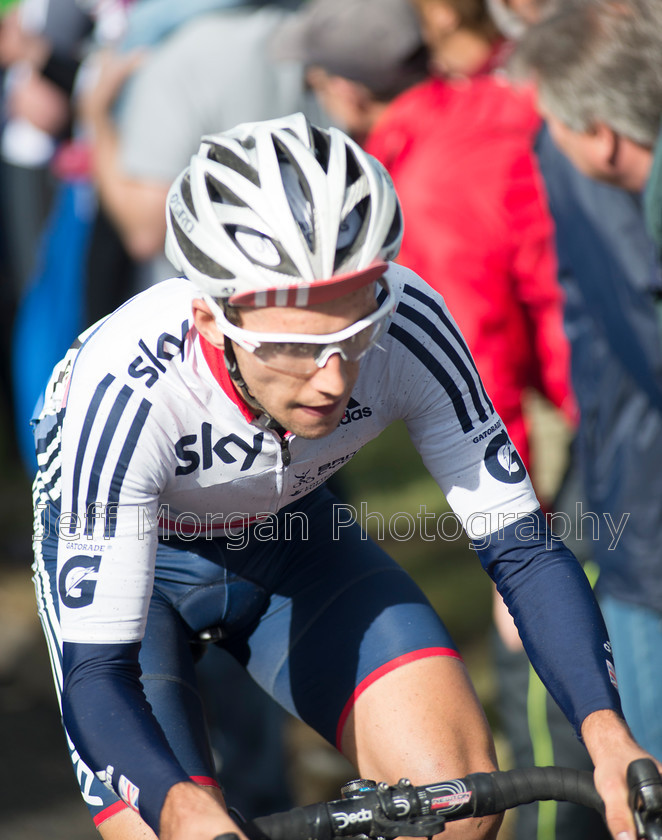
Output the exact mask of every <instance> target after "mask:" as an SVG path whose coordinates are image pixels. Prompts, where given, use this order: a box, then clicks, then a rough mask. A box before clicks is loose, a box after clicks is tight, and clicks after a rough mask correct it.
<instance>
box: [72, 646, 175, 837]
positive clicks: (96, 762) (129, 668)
mask: <svg viewBox="0 0 662 840" xmlns="http://www.w3.org/2000/svg"><path fill="white" fill-rule="evenodd" d="M139 650H140V644H139V643H138V642H136V643H127V644H77V643H73V642H65V643H64V645H63V668H64V675H65V676H64V686H63V691H62V715H63V719H64V725H65V727H66V729H67V732H68V733H69V735H70V736H71V738H72V739H73V741H74V743H75V744H76V749H77V750H78V752H79V753H80V755H81V756H82V758H83V761H85V763H86V764H87V765H88V766H89V767H90V768H91V769H92V770H93V771H94V772H95V773H96V774H97V775H98V776H99V777H100V778H101V779H102V780H103V781H105V783H106V784H107V785H110V786H112V789H113V790H114V791H115V793H117V795H118V796H119V797H120V798H121V799H123V800H124V801H125V802H126V803H127V804H128V805H130V806H131V807H133V808H134V809H136V810H138V811H139V813H140V816H141V817H142V818H143V819H144V820H145V822H146V823H147V824H148V825H149V826H150V827H151V828H152V829H153V830H154V832H155V833H156V834H157V835H158V832H159V817H160V814H161V808H162V807H163V802H164V800H165V797H166V794H167V792H168V790H169V789H170V788H171V787H172V785H174V784H176V783H177V782H187V781H190V779H189V777H188V776H187V774H186V773H185V771H184V770H183V768H182V767H181V766H180V765H179V762H178V761H177V759H176V758H175V756H174V754H173V752H172V750H171V749H170V746H169V745H168V742H167V740H166V738H165V735H164V734H163V731H162V729H161V727H160V726H159V724H158V723H157V721H156V718H155V717H154V715H153V714H152V709H151V707H150V705H149V703H148V702H147V700H146V698H145V694H144V692H143V689H142V685H141V683H140V675H141V672H140V665H139V664H138V651H139Z"/></svg>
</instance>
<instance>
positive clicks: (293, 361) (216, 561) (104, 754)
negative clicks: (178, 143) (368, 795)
mask: <svg viewBox="0 0 662 840" xmlns="http://www.w3.org/2000/svg"><path fill="white" fill-rule="evenodd" d="M166 212H167V223H168V237H167V245H166V249H167V253H168V255H169V257H170V259H171V261H172V262H173V264H174V265H175V267H176V268H177V270H178V271H179V272H181V274H182V276H181V277H178V278H174V279H172V280H169V281H166V282H164V283H162V284H159V285H158V286H155V287H152V288H151V289H149V290H147V291H145V292H143V293H142V294H140V295H138V296H137V297H135V298H134V299H133V300H131V301H129V302H128V303H127V304H125V305H124V306H122V307H121V308H120V309H118V310H117V311H116V312H115V313H113V314H112V315H110V316H109V317H108V318H106V319H105V320H104V321H102V322H100V323H99V324H97V325H95V326H94V327H92V328H90V330H88V331H87V332H86V333H85V334H84V335H83V336H81V338H80V339H79V340H78V341H77V342H76V343H75V345H74V346H73V347H72V348H71V350H70V352H69V353H68V354H67V356H66V358H65V359H64V360H63V361H62V362H61V364H60V365H59V366H58V367H57V368H56V370H55V372H54V375H53V377H52V380H51V382H50V383H49V386H48V388H47V392H46V396H45V400H44V404H43V408H42V410H41V412H40V414H39V417H38V418H37V421H36V429H35V431H36V442H37V443H36V446H37V457H38V461H39V473H38V475H37V477H36V480H35V512H36V516H35V526H36V532H35V566H34V568H35V581H36V587H37V594H38V599H39V608H40V614H41V617H42V622H43V625H44V628H45V632H46V636H47V639H48V643H49V646H50V650H51V654H52V659H53V670H54V674H55V681H56V684H57V687H58V690H59V691H60V695H61V703H62V713H63V720H64V724H65V727H66V730H67V735H68V739H69V745H70V749H71V757H72V761H73V763H74V765H75V769H76V773H77V776H78V779H79V782H80V785H81V790H82V793H83V796H84V798H85V800H86V802H87V804H88V806H89V807H90V809H91V811H92V813H93V815H94V818H95V822H96V824H97V825H98V827H99V830H100V832H101V834H102V836H103V837H104V838H105V840H117V839H118V838H122V840H127V838H128V839H129V840H133V838H145V837H152V836H153V834H152V832H155V833H156V834H158V835H159V836H160V837H161V838H166V840H212V838H214V837H216V835H220V834H222V833H226V832H235V833H239V829H238V827H237V826H236V825H235V823H234V822H233V820H232V819H231V818H230V817H229V816H228V814H227V813H226V811H225V810H224V809H223V807H222V804H221V803H222V795H221V793H220V791H218V790H217V789H216V788H215V787H214V782H213V779H212V776H213V770H212V762H211V758H210V756H209V749H208V746H207V740H206V733H205V728H204V723H203V710H202V709H201V706H200V701H199V698H198V695H197V692H196V688H195V680H194V676H193V660H194V655H195V652H196V650H197V649H198V647H199V644H198V642H199V639H200V638H201V637H203V638H211V639H213V640H215V641H217V643H219V644H221V645H223V646H224V647H226V648H227V649H228V650H229V651H230V652H231V653H232V654H233V655H234V656H235V657H236V658H237V659H238V661H239V662H241V663H242V664H243V665H245V667H246V668H247V669H248V670H249V672H250V673H251V674H252V676H253V677H254V678H255V679H256V680H257V681H258V682H259V683H260V684H261V685H262V686H263V687H264V688H265V689H266V690H267V691H268V692H270V693H271V694H272V695H273V696H274V697H275V698H276V699H277V700H278V701H279V702H280V703H281V704H282V705H283V706H284V707H285V708H286V709H288V710H289V711H290V712H292V713H293V714H295V715H298V716H299V717H300V718H302V719H303V720H305V721H306V722H307V723H309V724H310V725H311V726H312V727H313V728H315V729H316V730H317V731H318V732H320V733H321V734H322V735H323V736H324V737H325V738H327V739H328V740H330V741H331V742H333V743H335V744H337V746H338V748H339V749H341V750H342V751H343V753H344V754H345V755H347V756H348V757H349V759H350V760H351V761H352V762H353V763H354V764H355V765H356V766H357V768H358V771H359V772H360V773H361V774H362V775H367V776H370V777H373V778H378V779H384V780H387V781H391V782H393V781H396V780H397V779H398V778H399V777H401V776H409V777H410V778H411V779H412V781H413V782H414V783H419V782H420V783H423V782H430V780H435V779H441V778H452V777H454V776H460V775H463V774H465V773H467V772H471V771H483V770H491V769H493V768H494V766H495V754H494V748H493V744H492V740H491V736H490V733H489V729H488V726H487V724H486V721H485V718H484V715H483V713H482V710H481V709H480V706H479V703H478V701H477V699H476V696H475V693H474V691H473V688H472V686H471V684H470V681H469V678H468V676H467V672H466V670H465V667H464V665H463V664H462V661H461V659H460V657H459V655H458V653H457V651H456V649H455V647H454V645H453V642H452V641H451V639H450V637H449V635H448V633H447V631H446V629H445V627H444V625H443V624H442V623H441V621H440V619H439V618H438V617H437V616H436V614H435V613H434V611H433V610H432V608H431V607H430V605H429V603H428V602H427V600H426V599H425V597H424V596H423V594H422V593H421V592H420V591H419V590H418V588H417V587H416V586H415V585H414V584H413V582H412V581H411V580H410V579H409V578H408V576H407V575H406V574H405V573H404V572H403V571H402V570H401V569H400V568H399V567H398V566H397V565H396V564H395V563H394V562H393V561H391V559H390V558H388V557H387V556H386V555H385V554H384V553H383V552H382V550H381V549H380V548H379V547H378V546H377V545H376V544H374V543H372V542H370V541H369V540H367V539H366V538H365V535H364V534H363V533H362V532H361V530H360V528H359V527H358V525H357V524H356V523H351V524H350V523H349V521H348V517H347V516H346V513H347V510H346V508H345V507H344V506H341V505H338V504H336V503H335V502H334V498H333V497H332V496H331V494H330V493H329V491H328V490H326V489H325V487H324V482H325V481H326V479H327V478H328V477H329V476H330V475H331V474H332V473H333V472H334V471H335V470H337V469H338V468H339V467H340V466H341V465H342V464H343V463H345V462H346V461H348V460H349V459H350V458H351V457H352V455H353V454H354V453H355V452H356V451H357V450H358V449H359V448H360V447H361V446H362V445H363V444H365V443H366V442H367V441H368V440H370V439H371V438H373V437H375V436H376V435H378V434H379V432H380V431H381V430H382V429H383V428H384V427H385V426H386V425H388V424H389V423H391V422H392V421H393V420H395V419H397V418H403V419H404V420H405V422H406V423H407V426H408V429H409V432H410V434H411V437H412V439H413V441H414V443H415V445H416V446H417V448H418V450H419V452H420V453H421V454H422V456H423V458H424V460H425V463H426V465H427V467H428V468H429V470H430V472H431V473H432V475H433V476H434V477H435V479H436V480H437V482H438V483H439V486H440V488H441V489H442V490H443V492H444V493H445V494H446V496H447V499H448V501H449V503H450V504H451V505H452V507H453V509H454V510H455V512H456V513H457V515H458V516H459V517H460V518H461V520H462V522H463V524H464V527H465V529H466V530H467V532H468V533H469V535H470V536H471V537H472V538H473V540H474V543H475V544H476V547H477V551H478V554H479V556H480V559H481V561H482V563H483V565H484V567H485V568H486V570H487V571H488V572H489V574H490V575H491V576H492V577H493V578H494V580H495V581H496V583H497V585H498V586H499V588H500V591H501V593H502V594H503V596H504V598H505V601H506V603H507V604H508V606H509V608H510V610H511V611H512V613H513V615H514V617H515V619H516V621H517V623H518V626H519V628H520V632H521V634H522V636H523V639H524V642H525V645H526V648H527V651H528V653H529V655H530V657H531V659H532V661H533V662H534V664H535V666H536V667H537V669H538V671H539V672H540V674H541V676H542V677H543V679H544V680H545V682H546V684H547V685H548V687H549V688H550V690H551V691H552V693H553V694H554V696H555V698H556V699H557V700H558V702H559V703H560V705H561V706H562V707H563V709H564V711H565V713H566V714H567V715H568V717H569V719H570V720H571V721H572V723H573V724H574V726H575V728H576V730H577V732H578V733H581V735H582V737H583V738H584V741H585V743H586V746H587V747H588V749H589V752H590V753H591V756H592V758H593V760H594V762H595V764H596V780H597V784H598V787H599V790H600V791H601V793H602V794H603V796H605V797H606V798H607V807H608V816H609V820H610V827H611V829H612V832H613V833H614V834H615V835H618V834H619V833H621V832H629V833H630V835H632V836H633V834H632V832H633V827H632V820H631V817H630V816H629V812H628V810H627V805H626V788H625V767H626V765H627V763H628V762H629V761H630V760H631V759H633V758H636V757H640V756H642V755H644V753H643V751H642V750H641V749H640V748H639V747H638V745H637V744H636V743H635V742H634V741H633V740H632V738H631V737H630V735H629V733H628V730H627V727H626V725H625V723H624V721H623V720H622V717H621V715H620V706H619V700H618V694H617V691H616V688H615V685H614V682H615V681H614V678H613V665H612V661H611V655H610V650H609V643H608V639H607V634H606V631H605V628H604V625H603V623H602V619H601V616H600V613H599V611H598V609H597V606H596V604H595V602H594V600H593V596H592V593H591V590H590V587H589V586H588V584H587V582H586V580H585V578H584V576H583V574H582V572H581V570H580V567H579V566H578V564H577V562H576V561H575V559H574V557H573V556H572V555H571V554H570V553H569V552H568V551H567V550H566V549H565V548H564V547H563V545H562V544H560V543H558V542H552V543H550V545H546V540H547V541H549V537H548V535H547V534H546V532H545V527H544V519H543V518H542V516H541V514H540V511H539V507H538V503H537V501H536V499H535V496H534V494H533V492H532V489H531V485H530V483H529V480H528V478H527V476H526V472H525V470H524V468H523V466H522V463H521V461H520V459H519V457H518V455H517V453H516V452H515V451H514V450H513V448H512V446H511V445H510V442H509V439H508V435H507V433H506V431H505V429H504V428H503V425H502V423H501V421H500V419H499V418H498V417H497V416H496V415H495V413H494V410H493V408H492V406H491V404H490V401H489V399H488V397H487V395H486V394H485V393H484V391H483V389H482V386H481V383H480V380H479V378H478V375H477V373H476V371H475V368H474V366H473V363H472V360H471V356H470V354H469V353H468V351H467V349H466V347H465V345H464V342H463V340H462V337H461V336H460V334H459V332H458V331H457V328H456V327H455V325H454V323H453V321H452V320H451V318H450V316H449V314H448V312H447V310H446V309H445V307H444V304H443V301H442V299H441V298H440V297H439V296H438V295H437V294H436V293H434V292H433V291H432V290H431V289H430V288H429V287H428V286H427V285H426V284H424V283H423V281H421V280H420V279H419V278H418V277H417V276H416V275H414V274H413V273H412V272H410V271H408V270H407V269H405V268H403V267H399V266H397V265H394V264H393V263H392V262H390V261H391V260H392V259H393V258H394V257H395V256H396V254H397V252H398V247H399V243H400V239H401V235H402V220H401V214H400V210H399V206H398V201H397V197H396V195H395V192H394V190H393V187H392V184H391V182H390V180H389V178H388V176H387V175H386V173H385V171H384V170H383V169H382V167H381V166H380V165H379V164H378V163H377V162H376V161H375V160H374V159H372V158H371V157H370V156H368V155H366V154H365V153H364V152H363V151H362V150H361V149H360V148H359V147H358V146H357V145H356V144H355V143H353V142H352V141H351V140H350V139H349V138H347V137H346V136H345V135H344V134H343V133H342V132H340V131H338V130H336V129H330V130H328V131H327V130H322V129H319V128H317V127H315V126H312V125H310V124H309V123H308V122H307V120H306V119H305V117H304V116H303V115H301V114H297V115H293V116H290V117H287V118H283V119H280V120H274V121H269V122H263V123H253V124H246V125H242V126H239V127H237V128H235V129H233V130H232V131H228V132H225V133H222V134H217V135H213V136H210V137H206V138H203V142H202V144H201V146H200V149H199V151H198V153H197V154H196V155H195V156H194V157H193V158H192V160H191V163H190V166H189V167H187V169H186V170H184V172H183V173H182V174H181V176H180V177H179V178H177V180H176V181H175V183H174V184H173V186H172V188H171V190H170V193H169V197H168V202H167V211H166ZM350 400H351V401H352V402H351V408H348V405H350ZM358 408H360V409H361V410H360V411H358V410H357V409H358ZM231 690H232V687H231V686H228V691H231ZM498 825H499V820H498V819H496V818H492V819H489V820H488V819H484V820H482V821H479V820H473V821H469V822H466V823H457V824H453V825H452V826H451V827H450V828H449V829H448V831H449V835H448V836H449V837H476V838H488V837H494V836H495V834H496V831H497V829H498ZM628 836H629V835H628Z"/></svg>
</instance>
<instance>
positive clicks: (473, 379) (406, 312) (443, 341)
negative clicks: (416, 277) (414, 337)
mask: <svg viewBox="0 0 662 840" xmlns="http://www.w3.org/2000/svg"><path fill="white" fill-rule="evenodd" d="M397 311H398V315H402V316H403V317H404V318H408V319H409V320H410V321H411V322H412V323H414V324H416V326H418V327H420V328H421V329H422V330H423V332H425V333H427V335H429V336H430V338H431V339H432V340H433V341H434V342H435V344H436V345H437V346H438V347H439V348H440V350H442V352H443V353H445V355H446V356H447V358H448V359H449V360H450V361H451V362H452V364H453V365H454V366H455V368H456V369H457V371H458V373H459V374H460V376H461V377H462V379H464V381H465V383H466V385H467V388H468V389H469V393H470V394H471V401H472V402H473V404H474V408H475V409H476V412H477V414H478V417H479V418H480V419H481V420H482V421H483V422H485V421H486V420H487V418H488V417H489V414H488V413H487V410H486V408H485V404H484V403H483V402H482V400H481V397H480V394H479V393H478V388H479V384H478V383H479V382H480V379H479V377H478V376H477V375H474V374H472V372H471V370H470V369H469V367H468V366H467V364H466V363H465V362H464V361H463V359H462V357H461V356H460V354H459V353H458V352H457V350H456V349H455V347H453V345H452V344H451V342H450V341H449V340H448V339H447V338H446V337H445V336H444V335H443V334H442V333H441V332H440V331H439V330H438V329H437V327H436V326H435V325H434V324H433V323H432V321H430V319H429V318H426V317H425V315H423V313H422V312H419V311H418V310H416V309H414V308H413V307H412V306H409V305H408V304H406V303H400V304H399V305H398V310H397ZM490 408H491V405H490ZM490 413H491V412H490Z"/></svg>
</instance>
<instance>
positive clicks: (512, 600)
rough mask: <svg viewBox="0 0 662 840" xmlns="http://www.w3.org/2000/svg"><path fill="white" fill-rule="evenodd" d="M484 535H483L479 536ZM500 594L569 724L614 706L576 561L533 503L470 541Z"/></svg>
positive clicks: (607, 661) (605, 648)
mask: <svg viewBox="0 0 662 840" xmlns="http://www.w3.org/2000/svg"><path fill="white" fill-rule="evenodd" d="M486 542H487V540H486ZM474 547H475V548H476V550H477V552H478V556H479V558H480V561H481V563H482V565H483V567H484V568H485V570H486V571H487V572H488V574H489V575H490V577H491V578H492V580H494V582H495V583H496V585H497V589H498V590H499V592H500V593H501V595H502V596H503V599H504V601H505V602H506V605H507V606H508V609H509V610H510V613H511V615H512V616H513V618H514V619H515V624H516V625H517V629H518V630H519V634H520V637H521V639H522V642H523V643H524V648H525V649H526V652H527V654H528V656H529V659H530V660H531V664H532V665H533V667H534V668H535V669H536V671H537V673H538V675H539V676H540V678H541V679H542V681H543V682H544V684H545V685H546V686H547V689H548V690H549V692H550V694H551V695H552V697H553V698H554V699H555V700H556V702H557V703H558V705H559V706H560V708H561V710H562V711H563V713H564V714H565V715H566V717H567V718H568V720H569V721H570V723H571V724H572V725H573V727H574V729H575V731H576V732H577V734H578V735H579V733H580V728H581V724H582V722H583V721H584V718H586V716H587V715H589V714H590V713H591V712H595V711H597V710H599V709H613V710H614V711H616V712H618V713H619V714H622V712H621V705H620V699H619V696H618V691H617V689H616V687H615V677H614V663H613V659H612V653H611V645H610V643H609V638H608V636H607V629H606V627H605V624H604V621H603V618H602V614H601V612H600V609H599V607H598V604H597V602H596V600H595V597H594V595H593V591H592V590H591V586H590V584H589V582H588V580H587V578H586V575H585V574H584V572H583V570H582V568H581V566H580V564H579V562H578V561H577V559H576V558H575V556H574V555H573V554H572V552H571V551H570V550H569V549H567V548H566V547H565V546H564V545H563V543H562V542H561V541H560V540H558V539H553V538H552V535H551V533H550V532H549V531H548V529H547V523H546V522H545V518H544V516H543V515H542V513H541V512H540V511H537V512H536V513H533V514H530V515H529V516H526V517H522V518H521V519H520V520H519V521H518V522H516V523H514V524H511V525H508V526H507V527H505V528H503V529H502V530H500V531H499V532H497V533H496V534H492V535H490V539H489V545H484V546H477V545H474Z"/></svg>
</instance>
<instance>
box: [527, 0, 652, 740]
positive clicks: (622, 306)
mask: <svg viewBox="0 0 662 840" xmlns="http://www.w3.org/2000/svg"><path fill="white" fill-rule="evenodd" d="M559 8H560V11H559V12H557V13H554V14H552V15H551V16H549V17H547V18H546V19H544V20H543V21H541V22H540V23H538V24H537V25H535V26H533V27H531V28H530V29H529V30H528V31H527V33H526V34H525V35H524V37H523V39H522V41H521V42H520V45H519V47H518V49H517V52H516V56H515V59H516V62H515V66H516V68H518V70H519V73H520V74H521V73H522V72H523V71H526V72H527V73H532V74H533V75H534V77H535V79H536V82H537V88H538V96H539V104H540V108H541V110H542V111H543V112H544V114H545V116H546V117H547V120H548V124H549V129H550V133H551V135H552V137H553V139H554V141H555V143H556V144H557V145H558V146H559V147H560V148H561V149H562V150H563V152H564V153H565V154H566V155H567V157H568V159H569V160H571V161H572V163H573V164H575V167H576V169H573V168H572V167H570V165H569V164H568V163H566V162H565V161H563V159H562V158H561V157H560V156H559V155H557V154H556V153H555V151H554V149H553V147H552V145H551V143H550V140H549V138H548V137H547V136H543V137H542V138H541V142H540V154H541V162H542V164H543V167H544V171H545V172H546V174H547V184H548V189H549V192H550V201H551V203H552V207H553V208H554V211H555V217H556V220H557V229H558V242H559V255H560V256H561V257H562V259H563V260H564V261H566V260H567V266H568V270H569V271H568V279H567V281H566V282H568V283H569V286H568V288H569V290H570V291H569V295H568V297H569V307H568V312H569V318H570V319H571V321H570V325H571V329H572V330H573V332H574V335H573V333H572V332H571V333H570V334H571V335H573V377H574V379H575V381H576V384H577V394H578V396H579V398H580V401H581V417H582V419H581V423H580V426H579V431H580V439H579V442H580V448H579V454H580V458H581V465H582V468H583V471H584V479H585V493H586V498H587V502H588V504H589V505H590V511H591V516H592V517H595V520H596V521H598V520H602V519H603V518H606V517H607V516H609V517H610V518H611V521H612V522H613V523H622V524H623V525H624V527H623V529H622V534H621V535H620V538H619V540H618V541H617V543H616V544H614V539H613V537H612V538H611V539H610V538H609V536H608V534H607V533H603V531H604V529H602V531H601V532H600V533H599V535H598V536H599V539H597V540H595V542H594V543H593V545H594V546H595V556H596V560H597V561H598V563H599V566H600V577H599V579H598V582H597V587H596V591H597V594H598V597H599V598H600V603H601V606H602V608H603V612H604V615H605V619H606V622H607V626H608V629H609V633H610V636H611V640H612V644H613V647H614V659H615V664H616V673H617V677H618V680H619V687H620V691H621V697H622V702H623V709H624V712H625V715H626V718H627V720H628V723H629V724H630V727H631V728H632V730H633V732H634V734H635V737H637V738H638V739H639V740H640V742H641V743H642V744H644V745H645V746H646V748H647V749H649V750H650V751H651V752H652V753H653V754H655V755H657V756H660V755H662V720H660V716H659V715H658V714H657V700H658V698H659V697H660V695H661V693H662V676H661V675H662V621H661V620H660V619H661V614H662V575H661V574H660V561H659V546H658V539H659V532H660V525H661V524H662V469H661V466H662V344H661V341H660V322H659V301H660V299H661V297H662V285H661V281H660V264H659V260H658V259H656V256H657V253H656V250H655V248H654V247H653V242H652V240H651V238H650V237H649V236H648V235H647V232H646V229H645V224H644V216H643V208H642V192H645V190H646V187H647V181H648V178H649V176H650V173H651V170H652V164H653V160H654V155H655V147H656V144H658V145H659V140H658V133H659V126H660V117H661V116H662V73H661V72H660V56H661V55H662V20H661V16H662V10H661V9H660V7H659V4H657V3H656V2H654V0H623V2H620V1H619V2H618V3H613V2H610V1H609V0H581V2H579V0H564V2H563V3H562V4H561V6H560V7H559ZM577 170H580V171H581V172H583V173H585V174H586V175H588V176H590V177H591V178H595V179H598V180H599V181H602V182H603V183H600V184H599V183H596V182H595V181H590V180H588V179H587V178H584V177H583V176H582V175H580V174H579V172H578V171H577ZM609 185H611V186H609ZM591 527H592V529H593V530H594V531H595V530H596V524H595V522H592V525H591Z"/></svg>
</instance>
